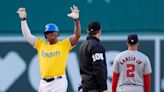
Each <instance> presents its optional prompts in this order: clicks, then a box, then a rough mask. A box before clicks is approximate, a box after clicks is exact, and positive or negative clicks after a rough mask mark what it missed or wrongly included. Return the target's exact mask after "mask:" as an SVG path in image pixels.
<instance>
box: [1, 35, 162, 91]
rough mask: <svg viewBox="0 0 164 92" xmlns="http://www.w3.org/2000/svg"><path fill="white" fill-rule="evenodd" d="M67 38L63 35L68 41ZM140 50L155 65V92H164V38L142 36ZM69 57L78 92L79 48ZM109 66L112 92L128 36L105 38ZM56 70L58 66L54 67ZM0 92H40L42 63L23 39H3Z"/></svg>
mask: <svg viewBox="0 0 164 92" xmlns="http://www.w3.org/2000/svg"><path fill="white" fill-rule="evenodd" d="M65 37H67V36H62V37H60V39H64V38H65ZM41 38H42V37H41ZM139 38H140V39H141V41H140V48H139V50H140V51H142V52H143V53H145V54H146V55H147V56H148V57H149V58H150V61H151V65H152V70H153V73H152V89H151V90H152V92H164V72H162V70H164V68H163V66H164V63H163V62H162V61H164V57H163V54H164V37H163V36H161V35H153V36H152V35H139ZM84 39H85V37H84V36H82V37H81V38H80V41H79V43H78V45H77V47H76V48H74V49H73V51H72V52H71V53H70V54H69V58H68V62H67V78H68V80H69V87H68V92H77V88H78V86H79V85H80V81H81V77H80V74H79V58H78V54H77V52H78V47H79V45H80V44H81V42H82V41H83V40H84ZM101 39H102V41H101V42H102V44H103V45H104V47H105V49H106V58H107V67H108V87H109V89H111V77H112V75H111V74H112V73H111V72H112V71H111V66H112V64H113V60H114V58H115V56H116V54H118V53H119V52H120V51H123V50H125V49H127V47H126V41H125V40H126V35H113V36H103V37H102V38H101ZM54 67H55V66H54ZM0 73H1V76H0V92H36V90H37V89H38V85H39V79H40V77H39V64H38V57H37V53H36V51H35V50H34V49H33V48H32V47H31V46H30V45H29V44H28V43H26V42H25V40H24V39H23V37H22V36H10V37H9V36H1V37H0Z"/></svg>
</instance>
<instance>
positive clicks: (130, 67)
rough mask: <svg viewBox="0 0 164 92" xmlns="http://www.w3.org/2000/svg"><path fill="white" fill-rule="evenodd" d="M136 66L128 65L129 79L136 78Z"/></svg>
mask: <svg viewBox="0 0 164 92" xmlns="http://www.w3.org/2000/svg"><path fill="white" fill-rule="evenodd" d="M134 71H135V65H134V64H127V73H126V74H127V77H134Z"/></svg>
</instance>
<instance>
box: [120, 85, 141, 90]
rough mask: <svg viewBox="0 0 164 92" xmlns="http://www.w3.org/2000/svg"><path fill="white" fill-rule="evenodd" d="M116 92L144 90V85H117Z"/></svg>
mask: <svg viewBox="0 0 164 92" xmlns="http://www.w3.org/2000/svg"><path fill="white" fill-rule="evenodd" d="M117 92H144V87H143V86H136V85H124V86H118V87H117Z"/></svg>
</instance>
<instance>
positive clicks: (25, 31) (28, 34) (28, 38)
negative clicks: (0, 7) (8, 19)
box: [17, 8, 36, 46]
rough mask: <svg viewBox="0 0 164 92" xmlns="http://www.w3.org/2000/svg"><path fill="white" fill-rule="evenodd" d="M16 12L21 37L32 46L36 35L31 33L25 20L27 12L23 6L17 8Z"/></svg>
mask: <svg viewBox="0 0 164 92" xmlns="http://www.w3.org/2000/svg"><path fill="white" fill-rule="evenodd" d="M17 13H18V14H19V17H20V19H21V29H22V34H23V37H24V38H25V40H26V41H27V42H28V43H30V44H31V45H32V46H34V45H35V40H36V37H35V36H33V35H32V34H31V31H30V29H29V27H28V24H27V21H26V17H27V14H26V10H25V8H19V9H18V11H17Z"/></svg>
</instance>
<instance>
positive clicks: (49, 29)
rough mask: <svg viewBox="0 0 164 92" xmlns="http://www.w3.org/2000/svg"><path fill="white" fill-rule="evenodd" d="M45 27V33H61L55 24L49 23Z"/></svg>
mask: <svg viewBox="0 0 164 92" xmlns="http://www.w3.org/2000/svg"><path fill="white" fill-rule="evenodd" d="M45 27H46V29H45V31H44V33H49V32H59V28H58V26H57V25H55V24H53V23H49V24H47V25H46V26H45Z"/></svg>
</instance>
